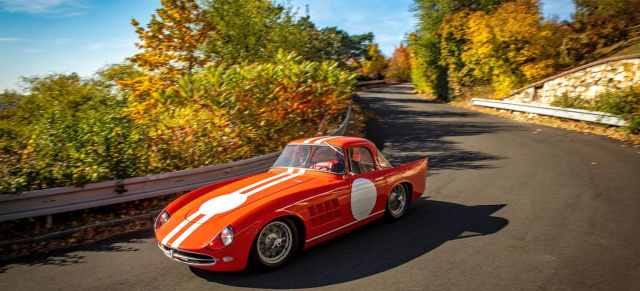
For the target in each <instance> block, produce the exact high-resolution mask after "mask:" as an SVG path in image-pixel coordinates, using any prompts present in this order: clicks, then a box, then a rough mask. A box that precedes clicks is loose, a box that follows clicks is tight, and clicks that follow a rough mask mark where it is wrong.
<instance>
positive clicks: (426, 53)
mask: <svg viewBox="0 0 640 291" xmlns="http://www.w3.org/2000/svg"><path fill="white" fill-rule="evenodd" d="M507 1H509V0H414V5H413V7H412V8H411V9H412V10H413V11H414V12H416V16H417V18H418V24H417V29H416V31H415V32H414V33H412V34H410V36H409V39H408V48H409V51H410V52H411V55H412V64H413V66H412V72H411V78H412V80H413V82H414V83H415V84H416V89H417V90H418V91H419V92H428V93H431V94H434V95H436V96H438V98H440V99H443V100H447V99H448V98H449V97H448V90H449V88H448V87H449V86H448V76H447V68H445V67H443V66H442V64H440V57H441V56H440V52H441V51H440V46H441V41H440V38H439V37H438V36H437V35H436V31H437V30H438V29H439V27H440V24H442V21H443V19H444V17H446V16H450V15H453V14H455V13H458V12H460V11H463V10H469V11H472V12H474V11H491V10H493V9H494V8H495V7H496V6H498V5H500V4H501V3H504V2H507Z"/></svg>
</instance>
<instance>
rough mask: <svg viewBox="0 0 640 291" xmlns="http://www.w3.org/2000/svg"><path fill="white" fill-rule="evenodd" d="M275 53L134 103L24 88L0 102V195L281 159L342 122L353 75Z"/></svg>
mask: <svg viewBox="0 0 640 291" xmlns="http://www.w3.org/2000/svg"><path fill="white" fill-rule="evenodd" d="M337 67H338V63H335V62H334V63H329V62H324V63H318V62H307V61H302V60H301V59H300V58H299V57H297V56H295V55H285V54H283V53H281V54H280V55H279V57H278V59H277V60H275V61H274V62H272V63H263V64H242V65H233V66H228V65H218V66H211V67H208V68H205V69H204V70H202V71H200V72H197V73H194V74H191V75H187V76H184V77H182V78H181V79H180V80H179V81H178V82H177V84H175V85H174V86H172V87H171V88H170V89H167V90H162V91H160V92H153V93H152V94H148V95H145V96H147V98H149V99H147V100H145V99H142V98H140V97H139V98H133V97H131V96H130V94H129V93H130V92H126V91H123V90H122V89H120V88H117V87H115V83H114V82H113V80H111V79H112V78H122V77H123V75H124V76H125V77H126V76H130V75H135V74H138V73H139V72H136V71H135V70H134V71H131V70H129V69H130V68H127V67H126V66H125V67H123V66H113V67H112V68H110V69H107V70H106V71H102V72H99V74H98V75H96V76H95V77H94V78H91V79H82V78H80V77H79V76H78V75H76V74H69V75H64V74H51V75H47V76H44V77H34V78H28V79H25V84H26V85H27V89H28V91H29V94H27V95H26V96H20V95H17V94H10V93H5V94H3V98H2V99H1V100H0V110H1V111H0V162H1V163H0V193H3V194H7V193H21V192H24V191H30V190H37V189H43V188H51V187H61V186H69V185H76V186H82V185H85V184H87V183H95V182H101V181H108V180H114V179H124V178H129V177H135V176H143V175H150V174H156V173H163V172H171V171H177V170H185V169H190V168H196V167H201V166H206V165H211V164H220V163H224V162H229V161H233V160H238V159H243V158H247V157H251V156H258V155H262V154H266V153H269V152H273V151H277V150H279V149H281V147H282V146H283V145H284V144H285V143H286V142H288V141H290V140H292V139H295V138H300V137H303V136H310V135H314V134H316V132H317V130H318V125H319V124H321V123H323V120H324V119H326V118H329V117H331V116H335V115H337V114H339V113H342V112H343V111H344V109H345V108H346V105H347V102H348V100H349V99H350V97H351V95H353V93H354V88H355V83H356V77H357V76H356V75H355V74H353V73H349V72H347V71H345V70H341V69H339V68H337Z"/></svg>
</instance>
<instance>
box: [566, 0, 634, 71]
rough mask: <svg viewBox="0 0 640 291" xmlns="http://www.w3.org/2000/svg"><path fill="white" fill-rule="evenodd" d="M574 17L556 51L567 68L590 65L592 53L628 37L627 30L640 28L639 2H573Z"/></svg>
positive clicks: (600, 0)
mask: <svg viewBox="0 0 640 291" xmlns="http://www.w3.org/2000/svg"><path fill="white" fill-rule="evenodd" d="M573 2H574V3H575V5H576V13H575V14H573V15H572V18H573V19H572V20H573V21H571V22H566V23H564V25H565V26H566V27H567V28H569V29H570V31H571V33H568V34H567V37H566V39H565V42H564V44H563V45H562V46H561V47H560V50H561V51H562V52H563V54H564V57H565V58H566V59H567V62H568V63H570V64H576V63H580V62H583V61H591V60H592V59H593V57H594V53H595V52H596V51H597V50H599V49H601V48H604V47H606V46H610V45H613V44H615V43H617V42H619V41H621V40H624V39H625V38H626V37H628V36H629V32H630V31H629V30H628V29H627V28H629V27H631V26H635V25H638V24H640V10H638V7H640V0H597V1H595V0H574V1H573Z"/></svg>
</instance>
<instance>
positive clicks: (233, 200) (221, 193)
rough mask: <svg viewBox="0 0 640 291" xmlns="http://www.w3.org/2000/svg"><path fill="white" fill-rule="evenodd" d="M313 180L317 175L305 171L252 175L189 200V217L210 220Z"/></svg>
mask: <svg viewBox="0 0 640 291" xmlns="http://www.w3.org/2000/svg"><path fill="white" fill-rule="evenodd" d="M312 179H314V177H313V176H309V175H304V171H303V170H290V171H287V172H284V173H279V174H278V173H264V174H260V175H256V176H252V177H249V178H247V179H243V180H240V181H237V182H234V183H231V184H229V185H226V186H223V187H221V188H218V189H215V190H213V191H211V192H209V193H207V194H205V195H203V196H201V197H199V198H198V199H196V200H194V201H193V202H192V203H189V204H188V205H187V206H186V208H187V209H188V211H187V213H186V214H185V219H186V220H187V221H190V222H192V223H196V224H203V223H210V222H212V221H215V220H217V219H219V218H221V217H223V216H225V215H228V214H229V213H232V212H233V211H234V210H239V209H242V208H245V207H251V205H255V203H256V202H258V201H261V200H262V201H268V200H270V199H273V198H275V197H273V196H275V195H286V193H290V192H293V191H296V189H299V188H300V187H302V185H303V184H306V183H307V182H309V181H311V180H312ZM267 198H268V199H267ZM265 199H266V200H265Z"/></svg>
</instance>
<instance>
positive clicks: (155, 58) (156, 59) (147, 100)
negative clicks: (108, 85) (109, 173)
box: [118, 0, 217, 118]
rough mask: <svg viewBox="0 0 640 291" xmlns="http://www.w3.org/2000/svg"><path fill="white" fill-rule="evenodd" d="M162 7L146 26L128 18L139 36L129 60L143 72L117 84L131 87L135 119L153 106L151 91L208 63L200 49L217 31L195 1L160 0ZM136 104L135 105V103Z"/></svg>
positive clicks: (173, 83) (171, 82)
mask: <svg viewBox="0 0 640 291" xmlns="http://www.w3.org/2000/svg"><path fill="white" fill-rule="evenodd" d="M160 2H161V3H162V8H160V9H157V10H156V13H157V15H156V14H153V15H151V21H150V22H149V24H148V25H147V28H146V29H145V28H143V27H141V26H140V23H139V22H138V21H137V20H135V19H132V20H131V24H132V25H133V26H134V27H135V28H136V29H135V31H136V33H137V34H138V37H139V38H140V41H141V42H140V43H136V47H137V48H139V49H141V50H142V52H141V53H139V54H136V55H134V56H133V57H131V58H129V61H130V62H131V63H133V64H134V65H136V66H137V67H138V68H140V69H142V70H143V71H145V73H146V74H145V75H144V76H140V77H136V78H126V79H123V80H119V81H118V83H119V84H120V85H121V86H123V87H125V88H127V89H129V90H131V98H132V99H134V100H135V102H136V104H133V106H134V107H138V108H137V109H135V110H133V112H135V113H134V114H135V115H137V116H138V118H142V117H143V116H144V112H145V111H146V110H148V109H152V108H154V107H155V106H156V105H157V102H156V100H155V97H154V96H153V94H154V92H157V91H158V90H161V89H167V88H170V87H172V86H174V85H175V81H176V80H177V79H178V78H180V77H181V76H183V75H187V74H190V73H192V72H193V71H194V70H196V69H198V68H202V67H203V66H204V65H206V64H209V63H211V62H212V61H213V59H212V58H211V57H210V56H208V55H206V54H203V53H202V48H203V47H204V46H206V45H207V44H208V43H210V42H211V41H212V40H214V39H215V37H216V35H217V30H216V29H215V28H214V26H212V25H211V23H209V22H208V21H207V19H206V15H205V14H204V13H203V11H202V10H201V9H200V6H198V4H197V2H196V1H195V0H161V1H160ZM136 105H137V106H136Z"/></svg>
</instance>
